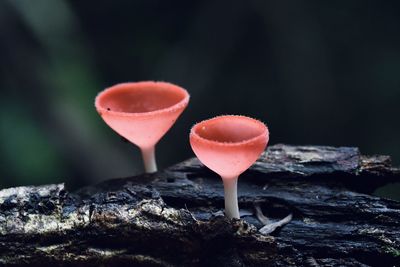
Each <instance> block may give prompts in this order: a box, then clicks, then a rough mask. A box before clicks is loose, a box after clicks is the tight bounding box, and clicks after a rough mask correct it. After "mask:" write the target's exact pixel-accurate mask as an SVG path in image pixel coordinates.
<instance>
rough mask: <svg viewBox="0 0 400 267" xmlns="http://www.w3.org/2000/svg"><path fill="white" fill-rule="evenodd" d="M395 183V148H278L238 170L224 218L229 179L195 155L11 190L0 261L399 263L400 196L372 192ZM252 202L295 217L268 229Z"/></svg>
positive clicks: (2, 204)
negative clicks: (86, 182)
mask: <svg viewBox="0 0 400 267" xmlns="http://www.w3.org/2000/svg"><path fill="white" fill-rule="evenodd" d="M394 181H400V171H399V169H396V168H393V167H391V164H390V158H389V157H387V156H370V157H367V156H362V155H360V153H359V151H358V149H357V148H351V147H339V148H333V147H318V146H286V145H275V146H271V147H270V148H269V149H268V150H267V152H266V153H265V154H264V155H263V156H262V157H261V158H260V160H259V161H258V162H257V163H256V164H255V165H254V166H253V167H252V168H251V169H250V170H249V171H247V172H246V173H244V174H243V175H242V176H241V177H240V178H239V188H238V192H239V206H240V208H241V213H242V214H243V217H242V219H241V220H235V219H233V220H228V219H226V218H225V217H224V216H222V215H221V212H220V211H221V210H222V209H223V205H224V202H223V187H222V182H221V181H220V178H218V177H217V176H216V175H215V174H213V173H211V172H210V171H209V170H207V169H206V168H205V167H203V166H202V165H201V164H200V163H199V162H198V161H197V159H190V160H187V161H185V162H183V163H180V164H177V165H175V166H173V167H171V168H169V169H167V170H165V171H162V172H158V173H156V174H154V175H140V176H136V177H130V178H123V179H113V180H109V181H106V182H103V183H101V184H98V185H95V186H90V187H86V188H82V189H80V190H78V191H76V192H68V191H67V190H66V188H65V187H64V185H63V184H56V185H46V186H38V187H18V188H10V189H4V190H2V191H0V253H1V254H0V255H1V256H0V265H2V266H6V265H7V266H13V265H14V266H15V265H18V266H19V265H33V266H34V265H36V266H44V265H61V266H83V265H84V266H124V265H130V266H208V265H211V266H213V265H215V266H396V265H398V264H399V263H400V227H399V226H400V202H397V201H394V200H388V199H383V198H379V197H376V196H372V195H371V192H372V191H373V190H374V189H376V188H377V187H379V186H381V185H384V184H386V183H389V182H394ZM255 205H258V206H259V207H260V208H261V210H262V211H263V213H264V214H265V215H267V216H268V217H269V218H270V219H271V220H276V219H280V218H283V217H285V216H286V215H288V214H289V213H292V214H293V220H292V221H291V222H289V223H288V224H287V225H285V226H283V227H282V228H280V229H277V230H276V231H275V232H273V233H272V235H263V234H261V233H259V232H258V229H260V228H261V227H262V226H263V225H262V224H261V223H260V222H259V221H258V220H257V218H256V217H255V215H254V206H255ZM398 266H400V265H398Z"/></svg>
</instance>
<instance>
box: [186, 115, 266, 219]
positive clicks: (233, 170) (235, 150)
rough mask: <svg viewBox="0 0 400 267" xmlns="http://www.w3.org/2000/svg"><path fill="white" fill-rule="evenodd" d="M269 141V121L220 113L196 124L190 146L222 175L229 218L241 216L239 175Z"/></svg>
mask: <svg viewBox="0 0 400 267" xmlns="http://www.w3.org/2000/svg"><path fill="white" fill-rule="evenodd" d="M268 141H269V131H268V128H267V127H266V126H265V124H264V123H262V122H260V121H258V120H255V119H252V118H249V117H245V116H236V115H226V116H218V117H215V118H212V119H209V120H205V121H202V122H199V123H197V124H196V125H194V126H193V127H192V129H191V131H190V145H191V146H192V149H193V151H194V153H195V154H196V156H197V158H198V159H199V160H200V161H201V162H202V163H203V164H204V165H205V166H207V167H208V168H209V169H211V170H212V171H214V172H216V173H217V174H219V175H220V176H221V178H222V181H223V184H224V195H225V214H226V216H227V217H228V218H240V215H239V207H238V200H237V180H238V177H239V175H240V174H242V173H243V172H244V171H245V170H247V169H248V168H249V167H250V166H251V165H252V164H253V163H254V162H255V161H256V160H257V159H258V158H259V157H260V155H261V153H262V152H263V151H264V150H265V147H266V146H267V143H268Z"/></svg>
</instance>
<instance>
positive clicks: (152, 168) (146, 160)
mask: <svg viewBox="0 0 400 267" xmlns="http://www.w3.org/2000/svg"><path fill="white" fill-rule="evenodd" d="M141 151H142V158H143V164H144V170H145V172H146V173H153V172H156V171H157V163H156V156H155V146H152V147H146V148H141Z"/></svg>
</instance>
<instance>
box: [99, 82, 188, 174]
mask: <svg viewBox="0 0 400 267" xmlns="http://www.w3.org/2000/svg"><path fill="white" fill-rule="evenodd" d="M188 103H189V94H188V92H187V91H186V90H185V89H183V88H181V87H179V86H177V85H174V84H171V83H166V82H152V81H148V82H130V83H121V84H117V85H114V86H112V87H109V88H107V89H105V90H104V91H102V92H100V93H99V94H98V95H97V97H96V100H95V107H96V109H97V112H98V113H99V114H100V116H101V117H102V118H103V120H104V121H105V122H106V123H107V124H108V126H110V127H111V128H112V129H113V130H114V131H116V132H117V133H118V134H120V135H121V136H123V137H125V138H126V139H127V140H129V141H130V142H132V143H134V144H135V145H137V146H138V147H139V148H140V149H141V152H142V157H143V162H144V167H145V171H146V172H147V173H152V172H156V171H157V164H156V160H155V146H156V144H157V143H158V141H159V140H160V139H161V137H163V136H164V134H165V133H166V132H167V131H168V130H169V129H170V128H171V127H172V125H173V124H174V123H175V121H176V120H177V118H178V117H179V115H180V114H181V113H182V112H183V110H184V109H185V108H186V106H187V105H188Z"/></svg>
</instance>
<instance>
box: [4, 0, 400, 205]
mask: <svg viewBox="0 0 400 267" xmlns="http://www.w3.org/2000/svg"><path fill="white" fill-rule="evenodd" d="M140 80H164V81H169V82H172V83H176V84H178V85H181V86H183V87H185V88H186V89H187V90H188V91H189V92H190V94H191V96H192V98H191V103H190V105H189V107H188V109H187V110H186V111H185V112H184V113H183V115H182V116H181V117H180V119H179V120H178V122H177V123H176V125H175V126H174V127H173V128H172V129H171V131H169V132H168V133H167V135H166V136H165V137H164V138H163V139H162V140H161V142H160V143H159V144H158V146H157V154H158V155H157V158H158V164H159V167H160V168H164V167H167V166H169V165H171V164H174V163H177V162H179V161H182V160H184V159H186V158H188V157H191V156H193V153H192V151H191V149H190V146H189V142H188V133H189V129H190V127H191V125H192V124H193V123H194V122H197V121H200V120H203V119H206V118H209V117H212V116H215V115H219V114H243V115H248V116H252V117H255V118H258V119H261V120H262V121H264V122H266V123H267V124H268V126H269V128H270V131H271V140H270V143H271V144H276V143H288V144H316V145H318V144H319V145H333V146H357V147H359V148H360V149H361V151H362V153H364V154H388V155H391V156H392V158H393V163H394V164H395V165H400V138H399V137H400V123H399V122H400V120H399V118H398V117H399V115H400V104H399V100H400V1H378V0H376V1H368V0H358V1H348V0H346V1H344V0H343V1H320V0H312V1H311V0H310V1H296V0H293V1H288V0H279V1H261V0H260V1H162V0H158V1H156V0H146V1H78V0H76V1H64V0H35V1H28V0H25V1H23V0H3V1H0V90H1V92H0V93H1V96H0V106H1V109H2V111H1V112H0V138H1V141H0V142H1V143H0V186H1V187H9V186H15V185H28V184H43V183H54V182H67V184H68V185H69V186H71V187H77V186H80V185H83V184H88V183H93V182H96V181H100V180H102V179H106V178H112V177H124V176H131V175H134V174H138V173H140V172H142V162H141V157H140V154H139V151H138V149H137V148H136V147H134V146H133V145H130V144H127V143H124V142H122V141H121V139H120V138H119V137H118V136H117V135H116V134H115V133H114V132H113V131H112V130H111V129H110V128H109V127H108V126H106V124H105V123H104V122H103V121H102V120H101V119H100V117H99V116H98V114H97V113H96V112H95V109H94V98H95V96H96V94H97V93H98V92H99V91H101V90H102V89H103V88H105V87H108V86H110V85H113V84H115V83H119V82H124V81H140ZM378 194H384V195H385V196H389V197H393V198H397V199H400V186H399V185H390V186H387V187H386V188H384V189H383V190H381V191H379V192H378Z"/></svg>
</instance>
